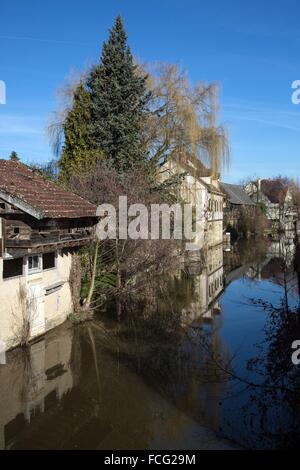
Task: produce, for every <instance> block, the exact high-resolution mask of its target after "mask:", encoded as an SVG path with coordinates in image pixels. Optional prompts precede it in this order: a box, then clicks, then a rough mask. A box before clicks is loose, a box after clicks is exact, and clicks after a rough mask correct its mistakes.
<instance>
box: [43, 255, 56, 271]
mask: <svg viewBox="0 0 300 470" xmlns="http://www.w3.org/2000/svg"><path fill="white" fill-rule="evenodd" d="M52 268H55V253H44V254H43V270H45V269H52Z"/></svg>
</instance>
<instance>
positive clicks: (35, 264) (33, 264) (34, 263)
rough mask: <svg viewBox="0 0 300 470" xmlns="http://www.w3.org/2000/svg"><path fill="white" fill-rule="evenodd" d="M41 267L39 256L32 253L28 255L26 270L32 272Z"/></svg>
mask: <svg viewBox="0 0 300 470" xmlns="http://www.w3.org/2000/svg"><path fill="white" fill-rule="evenodd" d="M40 269H41V263H40V256H39V255H34V256H29V257H28V271H29V272H34V271H39V270H40Z"/></svg>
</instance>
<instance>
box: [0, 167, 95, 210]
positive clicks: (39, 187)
mask: <svg viewBox="0 0 300 470" xmlns="http://www.w3.org/2000/svg"><path fill="white" fill-rule="evenodd" d="M0 198H3V199H9V200H10V201H11V203H12V204H14V205H17V206H18V205H22V206H23V207H27V208H28V212H29V213H31V214H32V215H33V216H34V217H36V218H38V219H44V218H53V219H58V218H81V217H96V206H94V205H93V204H91V203H89V202H88V201H86V200H85V199H83V198H81V197H80V196H77V195H76V194H74V193H71V192H69V191H65V190H64V189H63V188H61V187H60V186H58V185H56V184H54V183H53V182H52V181H49V180H47V179H45V178H44V177H43V176H41V175H40V174H39V173H38V172H37V171H34V170H32V169H30V168H29V167H28V166H26V165H23V164H22V163H20V162H15V161H12V160H0Z"/></svg>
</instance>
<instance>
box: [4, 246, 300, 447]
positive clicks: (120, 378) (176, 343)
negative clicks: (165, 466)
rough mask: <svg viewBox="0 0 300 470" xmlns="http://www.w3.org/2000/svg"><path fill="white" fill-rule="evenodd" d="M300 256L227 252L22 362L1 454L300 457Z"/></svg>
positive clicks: (41, 345)
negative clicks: (298, 344) (283, 451)
mask: <svg viewBox="0 0 300 470" xmlns="http://www.w3.org/2000/svg"><path fill="white" fill-rule="evenodd" d="M294 257H295V247H294V245H293V244H292V243H290V242H288V241H286V240H285V241H278V242H272V243H271V242H268V243H265V242H260V243H258V242H251V243H248V244H246V245H244V246H235V247H233V248H231V250H230V251H224V247H216V248H215V249H214V250H211V251H210V253H208V255H207V257H206V259H205V260H204V264H203V265H202V266H201V267H200V266H199V265H198V264H190V265H186V266H183V267H182V269H181V270H180V271H178V272H177V273H176V276H170V279H169V280H168V281H167V282H166V286H164V288H161V289H158V292H157V293H156V294H155V295H153V296H152V297H151V296H149V295H148V294H147V301H146V300H145V302H144V305H143V306H141V305H139V307H135V308H132V312H129V313H127V314H126V315H125V316H124V318H122V320H121V321H120V322H117V321H116V320H115V319H114V318H112V315H108V314H107V315H103V314H101V315H100V314H99V315H98V316H97V317H96V319H95V321H93V322H89V323H86V324H83V325H80V326H75V327H74V326H73V325H69V324H65V325H63V326H62V327H60V328H58V329H56V330H55V331H52V332H50V333H49V334H47V335H46V336H45V337H44V338H43V339H41V340H39V341H38V342H36V343H34V344H32V345H31V346H30V348H29V349H27V350H20V349H16V350H14V351H11V352H10V353H8V355H7V365H5V366H4V365H2V366H1V365H0V449H163V448H164V449H181V448H182V449H227V448H236V447H245V448H283V447H284V448H291V447H294V446H296V445H297V443H299V433H300V404H299V401H300V398H299V397H298V395H299V393H298V392H299V391H300V387H299V384H300V381H299V376H300V365H299V366H295V365H294V364H293V363H292V361H291V355H292V350H291V343H292V340H294V339H300V329H299V318H298V317H299V312H298V308H299V290H298V289H299V278H300V276H299V274H298V276H297V275H296V273H295V272H294ZM290 317H291V318H292V323H291V322H290V320H289V318H290ZM297 333H299V335H298V336H299V338H297Z"/></svg>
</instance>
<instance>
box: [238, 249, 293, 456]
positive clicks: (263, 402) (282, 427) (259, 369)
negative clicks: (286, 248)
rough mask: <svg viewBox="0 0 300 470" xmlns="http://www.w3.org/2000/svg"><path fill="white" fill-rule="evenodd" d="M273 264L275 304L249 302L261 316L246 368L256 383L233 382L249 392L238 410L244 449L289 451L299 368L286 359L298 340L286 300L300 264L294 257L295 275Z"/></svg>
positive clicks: (278, 261) (291, 289)
mask: <svg viewBox="0 0 300 470" xmlns="http://www.w3.org/2000/svg"><path fill="white" fill-rule="evenodd" d="M278 263H280V267H281V269H280V270H279V271H278V272H275V275H273V276H272V279H273V281H276V282H277V283H278V284H279V285H281V286H282V287H283V291H284V294H283V297H282V300H281V302H280V304H279V305H273V304H272V303H270V302H266V301H263V300H252V304H254V305H256V306H258V307H259V308H261V309H262V310H263V311H264V312H265V313H266V322H265V327H264V339H263V341H262V342H260V343H259V344H257V350H258V354H257V356H256V357H254V358H252V359H251V360H249V361H248V365H247V368H248V371H249V372H251V373H252V374H253V376H254V377H257V379H256V380H255V381H253V382H255V383H251V382H247V381H246V380H244V379H243V378H242V377H239V378H238V380H239V382H240V383H241V384H243V383H244V384H246V386H247V388H248V390H249V399H248V401H247V402H246V404H245V405H244V406H243V410H242V411H243V414H244V426H245V427H244V432H243V438H242V439H243V441H244V443H245V445H246V446H247V447H249V448H272V449H279V448H285V449H292V448H296V447H297V446H299V444H300V394H299V392H300V367H299V366H295V365H294V364H293V362H292V358H291V356H292V353H293V350H292V349H291V345H292V343H293V342H294V341H295V340H296V339H300V301H299V304H298V305H296V306H295V305H294V306H291V305H290V304H291V301H290V297H289V294H290V293H291V292H293V293H294V292H295V281H296V282H297V278H299V271H300V263H299V259H297V255H296V257H295V263H294V267H295V270H296V273H291V271H290V269H289V267H288V265H287V263H286V262H285V260H284V259H281V260H277V264H278ZM295 304H296V303H295Z"/></svg>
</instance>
